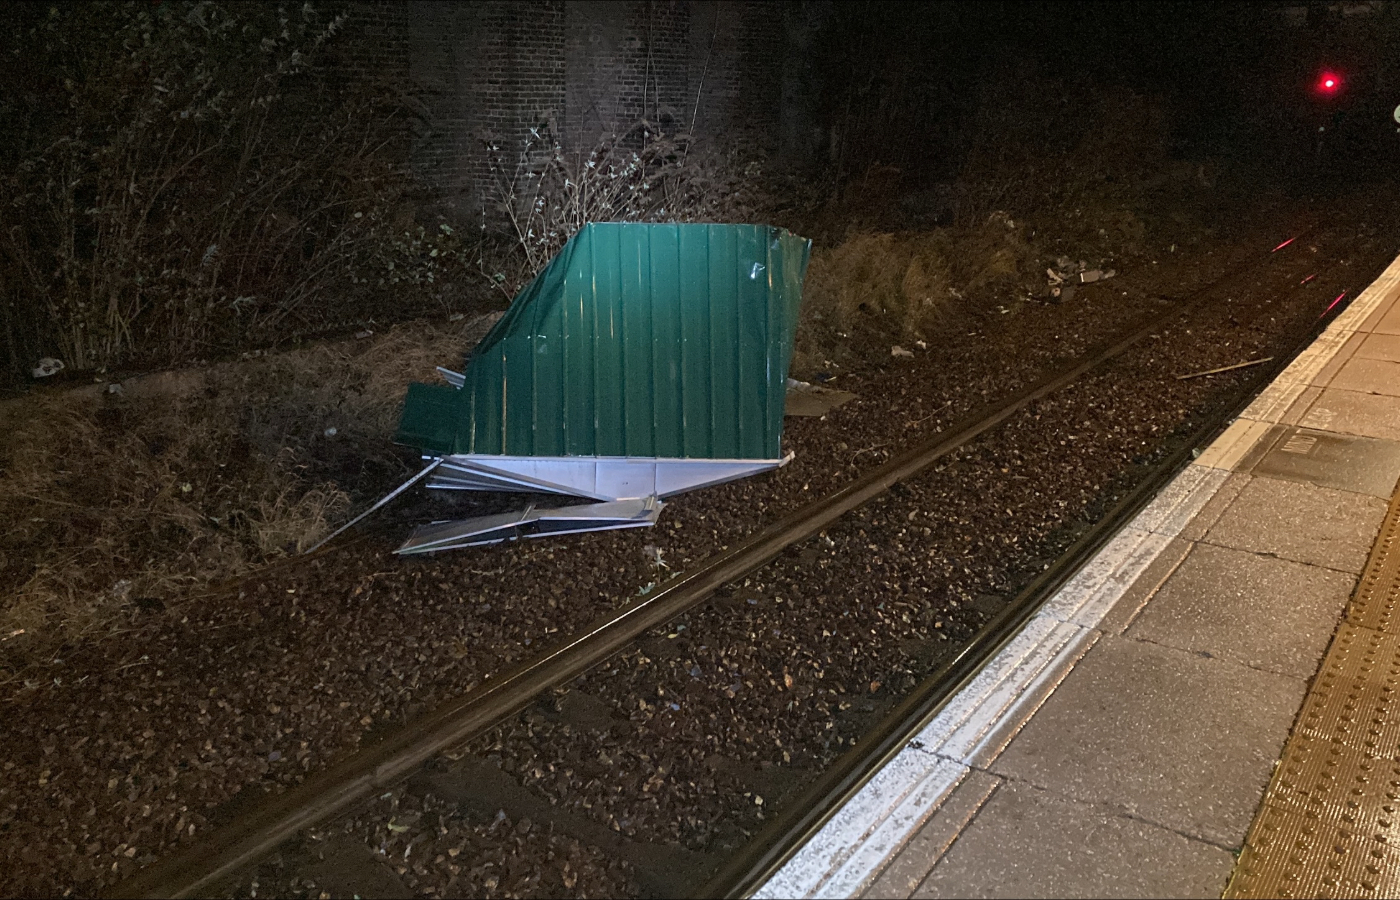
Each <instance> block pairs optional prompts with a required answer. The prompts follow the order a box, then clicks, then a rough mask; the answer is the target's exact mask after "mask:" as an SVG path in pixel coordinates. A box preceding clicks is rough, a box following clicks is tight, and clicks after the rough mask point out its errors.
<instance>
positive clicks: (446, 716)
mask: <svg viewBox="0 0 1400 900" xmlns="http://www.w3.org/2000/svg"><path fill="white" fill-rule="evenodd" d="M1312 230H1314V229H1312V228H1310V229H1308V231H1307V232H1305V233H1304V234H1307V233H1310V232H1311V231H1312ZM1275 258H1277V256H1276V255H1275V254H1274V253H1271V254H1269V255H1267V256H1266V257H1264V259H1262V260H1261V261H1260V262H1258V263H1255V264H1253V265H1250V266H1247V267H1246V268H1244V269H1240V270H1236V271H1233V272H1228V273H1226V274H1224V275H1222V276H1221V277H1220V278H1217V279H1216V280H1215V281H1213V282H1211V283H1210V284H1208V285H1206V286H1205V287H1203V288H1201V289H1199V290H1198V291H1197V292H1195V294H1194V295H1192V296H1191V297H1189V298H1188V299H1187V300H1185V301H1183V302H1181V303H1180V304H1179V305H1176V306H1173V307H1172V308H1171V309H1168V310H1165V311H1163V312H1162V313H1160V314H1158V315H1155V316H1152V317H1151V318H1150V319H1149V320H1148V321H1147V322H1146V323H1144V324H1142V325H1139V326H1137V327H1135V328H1133V329H1131V330H1130V331H1128V332H1127V333H1126V334H1125V335H1123V336H1120V337H1118V338H1117V339H1115V340H1111V341H1109V342H1105V343H1103V344H1100V345H1099V346H1098V348H1097V349H1095V350H1093V351H1091V352H1090V353H1089V354H1087V355H1086V356H1085V357H1084V358H1083V359H1082V361H1080V362H1078V363H1076V364H1075V365H1072V366H1070V367H1068V368H1066V369H1064V370H1061V371H1060V372H1058V373H1054V374H1051V375H1048V376H1046V377H1044V378H1042V379H1041V380H1039V381H1037V382H1035V383H1034V384H1032V385H1031V386H1029V387H1027V388H1024V389H1022V390H1021V391H1019V392H1017V393H1015V394H1013V395H1011V396H1010V397H1009V398H1007V399H1005V400H1003V401H1001V402H999V403H993V404H988V405H986V406H984V407H983V408H982V409H981V410H979V411H978V412H976V413H973V414H972V415H970V416H969V417H968V418H967V419H966V420H965V421H966V422H967V423H968V424H964V425H962V426H960V427H958V428H957V429H956V430H954V431H952V432H951V433H949V434H946V435H942V436H938V437H935V438H932V439H930V440H927V441H924V442H922V443H920V444H917V445H915V446H914V447H912V448H910V449H909V450H906V451H905V452H903V453H901V454H899V455H898V456H896V457H894V458H893V459H891V460H890V461H888V462H886V463H884V464H882V465H880V466H878V467H877V468H875V469H873V470H871V471H870V472H867V473H866V474H864V475H862V476H861V477H859V478H857V479H856V480H855V481H853V482H851V483H850V484H848V485H846V486H845V487H843V488H841V489H839V490H837V491H835V492H833V493H832V494H829V495H827V496H826V497H824V498H821V499H818V500H815V501H813V502H811V503H809V504H807V505H806V506H804V507H802V508H801V509H799V510H797V511H796V512H794V513H792V514H790V515H788V516H786V517H785V518H783V519H781V520H780V521H778V522H776V523H773V524H771V525H769V526H767V527H765V528H763V529H762V530H760V531H759V532H758V533H757V534H756V535H754V536H753V537H751V538H749V539H747V540H745V541H744V542H743V543H741V544H739V545H738V546H736V547H733V548H731V549H728V550H725V551H722V552H720V553H719V554H717V555H716V556H715V557H713V558H711V559H710V560H708V561H706V562H704V563H703V564H702V565H700V566H699V567H698V568H697V569H694V570H692V571H690V572H686V573H681V574H680V575H677V576H676V577H675V578H673V579H671V581H670V582H668V583H667V584H666V585H664V586H663V587H661V588H660V589H658V590H657V591H655V592H653V593H652V594H650V595H648V596H647V597H644V598H641V599H637V600H634V601H632V602H630V603H628V604H627V605H625V606H623V607H621V608H619V609H617V610H615V611H613V612H611V613H608V614H605V615H603V616H601V617H599V618H598V619H596V620H595V621H594V622H592V623H591V624H590V625H588V626H587V627H586V628H584V629H583V630H582V631H580V632H578V633H576V634H575V635H572V636H571V637H569V638H566V639H564V640H563V641H562V642H561V643H559V644H557V645H556V646H554V647H552V648H551V649H549V650H546V651H545V652H543V653H541V654H540V655H539V656H536V657H534V658H532V659H530V660H527V661H525V662H523V663H521V664H519V665H517V666H515V667H513V668H511V669H509V670H507V671H506V672H505V673H503V674H501V675H499V676H497V677H495V678H491V679H490V681H489V682H488V683H486V684H485V685H483V686H482V687H480V688H478V689H476V690H473V691H471V692H469V693H468V694H466V695H464V696H463V697H461V698H459V699H457V700H455V701H452V702H449V703H447V704H445V705H443V706H441V707H439V708H437V709H436V710H434V711H432V712H430V713H426V714H424V715H423V716H421V717H419V718H418V719H417V720H416V721H413V722H409V723H407V724H406V725H405V726H403V727H402V728H400V729H399V730H397V731H395V732H393V733H392V734H389V735H386V736H385V737H384V738H383V739H382V740H380V741H378V742H377V743H375V744H372V745H370V746H368V747H365V748H364V749H362V750H359V751H357V752H355V753H354V754H352V755H351V756H350V757H348V758H346V759H344V760H342V761H341V762H339V763H336V764H333V765H331V766H329V767H328V768H326V769H324V770H322V771H321V772H319V773H317V774H315V775H312V776H310V777H308V778H307V780H306V781H304V782H302V783H301V784H300V785H298V786H296V787H294V788H291V789H289V790H287V791H286V792H285V793H282V794H280V795H277V796H275V797H272V798H269V799H268V800H267V801H266V802H264V803H263V804H262V805H261V806H259V807H257V808H255V809H254V810H253V811H252V812H251V813H249V814H248V815H246V816H245V817H244V818H242V819H240V820H238V821H236V822H233V823H231V824H229V825H227V826H224V827H222V828H218V829H215V830H214V831H211V832H210V833H208V834H207V835H205V836H204V837H203V838H201V839H200V840H198V841H197V842H196V843H194V844H192V845H190V846H189V847H186V848H184V849H182V850H179V851H177V852H176V853H174V854H172V855H170V856H167V857H165V858H164V859H162V860H159V861H157V862H156V863H155V864H153V865H152V866H150V867H148V868H146V869H144V870H142V871H140V872H138V873H136V874H134V875H133V876H131V877H130V878H128V879H127V880H125V881H123V882H120V883H119V884H117V885H115V886H114V887H113V888H112V889H111V891H110V892H109V895H110V896H115V897H187V896H198V895H201V894H202V893H207V892H208V890H209V889H210V888H211V887H212V886H213V885H215V884H216V883H218V882H219V881H220V880H221V879H224V878H226V877H228V876H230V875H232V874H234V873H236V872H237V871H238V870H239V869H240V868H241V867H243V866H246V865H248V864H250V863H252V862H255V861H256V860H257V859H259V858H261V857H262V856H263V855H265V854H267V853H268V852H270V851H271V850H273V849H275V848H276V847H277V846H278V845H279V844H281V843H282V842H284V841H286V840H288V839H290V838H292V837H293V836H295V835H296V834H297V833H298V832H300V831H302V830H303V829H306V828H311V827H314V826H315V825H317V824H319V823H321V822H323V821H325V820H326V819H328V818H330V817H332V816H334V815H336V814H337V813H342V812H345V811H347V810H348V809H349V808H351V807H352V806H353V805H354V804H356V803H358V802H360V801H362V800H364V799H366V798H367V797H369V796H371V795H373V794H375V793H377V792H381V791H383V790H384V789H385V788H386V787H389V786H392V785H393V784H396V783H397V782H399V781H401V780H403V779H405V778H407V777H408V776H409V775H411V774H412V773H413V772H414V771H416V770H417V769H418V768H419V767H420V766H422V765H423V764H424V763H426V762H427V761H428V760H430V759H431V758H432V757H434V756H436V755H437V754H438V753H440V752H442V751H443V750H446V749H449V748H451V747H454V746H459V745H461V744H463V743H465V742H467V741H469V740H471V739H473V738H475V737H478V736H480V735H481V734H483V733H484V732H486V731H487V730H488V729H490V728H491V727H493V726H495V725H497V724H499V723H500V722H501V721H502V720H504V719H506V718H507V717H509V716H511V715H514V714H516V713H518V712H520V711H521V710H523V709H524V708H525V707H526V706H528V705H529V704H530V703H531V702H532V701H533V700H534V698H535V697H537V696H538V695H540V694H541V693H543V692H545V691H548V690H550V689H552V688H554V687H557V686H559V685H562V684H565V683H567V682H568V681H570V680H572V679H573V678H575V677H576V676H578V675H580V674H582V673H583V672H585V671H587V670H588V669H590V668H592V667H594V666H595V665H597V664H599V663H601V662H603V661H605V660H607V659H609V658H610V657H612V656H614V655H615V654H616V653H618V652H619V651H621V650H623V649H624V648H626V647H627V646H628V645H630V644H631V643H632V642H633V641H634V640H635V639H636V638H637V637H639V636H640V635H642V634H643V633H645V632H646V631H647V630H649V629H651V628H654V627H656V626H659V625H662V624H665V623H666V622H669V621H671V620H672V619H674V618H676V617H677V616H679V615H680V614H682V613H684V612H685V611H686V610H688V609H690V608H691V607H693V606H695V605H696V604H697V603H699V602H701V601H703V600H705V599H707V598H708V597H709V596H710V595H711V594H713V593H714V591H715V590H716V589H718V588H720V587H721V586H723V585H725V584H727V583H729V582H731V581H734V580H736V579H738V578H742V577H743V576H745V575H747V574H749V573H751V572H753V571H754V570H756V569H758V568H760V567H762V566H763V565H765V564H766V563H768V562H769V561H771V560H772V559H773V558H774V557H776V556H777V555H778V554H779V553H781V552H782V551H783V550H784V549H786V548H787V547H789V546H791V545H793V544H795V543H798V542H800V541H803V540H805V539H807V538H809V537H812V536H814V535H816V534H818V533H819V532H821V531H822V530H823V529H825V528H827V527H829V526H830V525H831V524H832V523H834V522H835V521H836V520H838V519H839V518H840V517H841V516H843V515H845V514H846V513H848V512H850V511H851V510H853V509H855V508H857V507H859V506H862V505H863V504H865V503H867V502H869V501H870V500H872V499H874V498H875V497H877V496H879V495H880V494H882V493H884V492H885V491H886V490H888V489H889V488H890V487H891V486H892V485H894V484H897V483H899V482H901V481H904V480H906V479H908V478H910V477H912V476H914V475H917V474H918V473H919V472H921V471H922V470H924V469H925V468H927V467H928V466H929V465H931V464H933V463H934V462H936V461H937V460H939V459H941V458H942V457H944V456H946V455H947V454H948V453H950V452H952V451H954V450H956V449H958V448H960V447H962V446H964V445H966V444H968V443H969V442H971V441H973V440H974V439H976V438H977V437H979V436H981V435H982V434H984V433H986V432H987V431H990V430H991V429H993V428H995V427H997V426H998V425H1000V424H1001V423H1003V422H1005V421H1006V420H1007V419H1008V418H1010V417H1011V416H1012V415H1014V414H1016V413H1017V412H1019V411H1021V410H1022V409H1024V408H1026V407H1027V406H1029V405H1030V404H1031V403H1034V402H1035V401H1036V400H1039V399H1041V398H1043V397H1045V396H1047V395H1048V394H1051V393H1053V392H1054V391H1057V390H1059V389H1061V388H1063V387H1065V386H1066V385H1069V384H1071V383H1072V382H1074V381H1075V380H1077V379H1078V378H1079V377H1080V376H1082V375H1084V374H1085V373H1087V372H1089V371H1090V370H1092V369H1094V368H1096V367H1097V366H1099V365H1101V364H1102V363H1104V362H1106V361H1108V360H1111V359H1113V358H1114V357H1116V356H1118V355H1120V354H1121V353H1123V352H1124V351H1125V350H1127V349H1128V348H1130V347H1132V346H1133V345H1134V344H1136V343H1137V342H1138V341H1140V340H1142V339H1143V338H1145V337H1147V336H1148V335H1150V334H1152V333H1154V332H1155V331H1157V330H1159V329H1160V328H1161V327H1162V326H1163V325H1164V324H1165V323H1166V322H1168V321H1169V320H1171V319H1173V318H1175V317H1178V316H1181V315H1184V314H1186V313H1188V312H1190V311H1191V310H1193V309H1195V308H1196V307H1197V306H1199V305H1201V304H1202V303H1204V302H1205V301H1206V300H1208V299H1210V298H1211V296H1212V295H1213V292H1214V291H1216V290H1217V289H1219V288H1220V287H1221V285H1223V284H1226V283H1228V282H1231V281H1233V280H1235V279H1239V278H1242V277H1245V276H1246V275H1248V274H1250V273H1252V272H1253V271H1255V270H1256V269H1258V268H1259V267H1261V266H1262V265H1264V264H1266V263H1268V262H1270V261H1271V260H1273V259H1275ZM327 549H331V548H329V547H328V548H327ZM959 658H965V654H964V655H961V656H960V657H959ZM488 678H490V676H488ZM784 852H786V853H790V852H791V850H790V849H788V850H786V851H784ZM770 862H771V861H770ZM763 866H766V867H767V868H769V869H771V868H773V866H772V865H770V864H769V862H765V863H763ZM730 868H732V866H727V867H726V869H725V871H729V869H730ZM755 871H756V870H755ZM736 883H737V882H736Z"/></svg>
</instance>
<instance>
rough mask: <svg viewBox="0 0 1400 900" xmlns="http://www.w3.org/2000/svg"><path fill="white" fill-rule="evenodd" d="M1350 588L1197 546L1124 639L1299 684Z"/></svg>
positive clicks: (1318, 575) (1349, 581)
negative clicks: (1234, 664)
mask: <svg viewBox="0 0 1400 900" xmlns="http://www.w3.org/2000/svg"><path fill="white" fill-rule="evenodd" d="M1354 582H1355V579H1354V578H1352V577H1351V576H1349V575H1347V574H1345V573H1342V572H1336V571H1333V570H1331V569H1321V568H1318V567H1316V566H1305V565H1303V564H1301V563H1295V562H1290V561H1288V560H1284V559H1274V558H1271V557H1267V556H1259V555H1257V554H1254V553H1249V552H1246V551H1243V550H1228V549H1225V548H1223V547H1214V546H1211V545H1209V544H1198V545H1196V547H1195V548H1194V549H1193V550H1192V551H1191V553H1190V554H1189V555H1188V556H1187V557H1186V559H1185V561H1184V562H1182V564H1181V565H1180V566H1179V567H1178V568H1177V569H1176V571H1175V572H1174V573H1173V574H1172V576H1171V577H1170V578H1169V579H1167V581H1166V583H1165V584H1163V585H1162V587H1161V589H1160V590H1158V591H1157V593H1156V595H1155V596H1154V597H1153V598H1152V601H1151V602H1150V603H1148V604H1147V606H1146V607H1145V608H1144V609H1143V611H1142V613H1141V614H1140V615H1139V616H1138V617H1137V618H1136V619H1135V620H1134V622H1133V624H1132V627H1131V628H1129V629H1128V630H1127V632H1126V634H1127V636H1128V637H1130V638H1134V639H1137V640H1144V641H1152V642H1154V643H1157V644H1162V645H1163V646H1167V647H1176V648H1177V649H1180V650H1189V651H1193V652H1196V653H1203V654H1209V655H1210V656H1213V657H1219V658H1221V659H1227V660H1231V661H1233V662H1237V663H1240V664H1241V665H1246V666H1250V667H1252V668H1256V669H1264V670H1266V671H1270V672H1277V673H1279V674H1281V675H1291V676H1293V677H1295V678H1303V679H1306V678H1310V677H1312V675H1313V673H1315V672H1316V671H1317V666H1318V663H1319V662H1320V661H1321V660H1322V654H1323V653H1324V652H1325V651H1326V650H1327V642H1328V641H1329V640H1331V638H1332V632H1333V630H1334V629H1335V628H1336V625H1337V619H1338V618H1340V616H1341V614H1342V610H1343V609H1344V608H1345V606H1346V602H1347V597H1348V596H1350V594H1351V588H1352V585H1353V583H1354Z"/></svg>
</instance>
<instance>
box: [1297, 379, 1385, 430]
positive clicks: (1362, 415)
mask: <svg viewBox="0 0 1400 900" xmlns="http://www.w3.org/2000/svg"><path fill="white" fill-rule="evenodd" d="M1298 424H1300V425H1302V426H1304V427H1306V428H1318V429H1322V430H1324V431H1334V432H1337V433H1339V434H1358V435H1361V436H1363V437H1373V438H1382V439H1384V440H1387V441H1400V404H1397V403H1396V402H1395V398H1394V397H1388V396H1385V395H1383V394H1364V393H1361V392H1360V391H1341V390H1331V389H1328V390H1325V391H1323V392H1322V393H1321V394H1319V395H1318V398H1317V399H1316V400H1315V401H1313V405H1312V406H1311V407H1309V408H1308V412H1307V414H1306V415H1305V416H1303V418H1302V419H1301V420H1300V421H1299V423H1298Z"/></svg>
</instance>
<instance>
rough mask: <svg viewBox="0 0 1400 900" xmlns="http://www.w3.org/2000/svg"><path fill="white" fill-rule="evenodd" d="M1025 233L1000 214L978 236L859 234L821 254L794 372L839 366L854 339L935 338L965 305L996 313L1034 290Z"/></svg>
mask: <svg viewBox="0 0 1400 900" xmlns="http://www.w3.org/2000/svg"><path fill="white" fill-rule="evenodd" d="M1023 230H1024V229H1023V228H1022V226H1020V225H1018V224H1017V223H1015V222H1013V221H1011V220H1010V219H1009V218H1007V217H1006V216H1005V215H1004V214H1000V213H994V214H993V215H991V216H990V217H988V218H987V220H986V221H984V222H983V223H981V224H980V225H978V226H976V227H972V228H939V229H934V230H932V231H920V232H902V233H865V234H854V235H851V236H850V237H848V238H847V239H846V240H845V241H844V242H842V243H841V244H839V245H837V246H835V247H832V248H830V249H820V248H819V249H817V250H816V251H814V252H813V254H812V261H811V263H810V265H809V267H808V270H807V281H806V284H805V285H804V288H803V304H802V320H801V323H800V326H799V328H798V335H797V345H796V351H795V354H794V359H793V366H792V368H793V371H794V373H797V374H798V376H799V377H802V376H803V375H806V374H810V373H811V372H812V371H814V370H816V369H820V368H821V367H822V365H823V364H824V361H825V360H827V359H839V358H840V357H841V356H842V351H841V348H842V347H843V345H845V344H847V343H848V342H849V339H850V337H851V336H852V335H857V334H859V335H863V336H864V335H868V336H870V337H872V338H874V339H875V340H889V341H906V342H907V341H913V340H919V339H921V338H925V337H929V336H930V335H931V332H932V331H933V330H934V329H935V328H937V326H938V323H939V322H940V321H943V320H946V319H947V317H948V315H949V313H950V311H951V310H952V309H953V308H954V307H955V306H957V305H960V304H964V301H965V302H966V303H970V304H981V305H994V304H995V302H996V301H998V300H1000V299H1003V298H1004V295H1007V294H1009V293H1015V292H1016V291H1017V290H1020V289H1022V285H1023V284H1025V283H1028V282H1034V273H1035V271H1036V267H1035V252H1034V250H1033V249H1032V248H1031V247H1030V246H1029V245H1028V244H1027V242H1026V240H1025V236H1024V234H1023Z"/></svg>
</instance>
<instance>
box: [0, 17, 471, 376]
mask: <svg viewBox="0 0 1400 900" xmlns="http://www.w3.org/2000/svg"><path fill="white" fill-rule="evenodd" d="M10 12H11V16H10V17H9V22H8V24H7V27H6V28H5V29H4V31H3V32H0V65H3V67H4V69H5V71H4V72H3V80H4V83H6V84H7V85H11V86H14V87H16V88H18V90H14V91H11V92H7V93H6V94H5V95H4V97H3V98H0V115H2V116H3V117H4V119H5V121H6V125H7V127H6V129H5V130H4V137H3V138H0V162H3V174H0V287H3V297H0V316H3V318H0V333H2V334H3V340H4V342H5V347H6V349H7V350H8V355H9V356H10V358H11V364H12V367H13V368H15V369H21V370H27V367H28V365H31V364H32V362H33V360H34V359H36V358H37V357H38V356H41V355H56V356H58V357H60V358H61V359H62V360H64V361H65V363H66V365H67V366H68V368H70V369H104V368H110V367H113V366H116V365H119V364H123V363H127V362H130V361H141V362H145V363H152V362H154V363H169V362H172V361H183V360H188V359H191V358H195V357H208V356H211V355H215V354H218V353H221V352H227V351H229V350H233V349H239V348H242V347H245V346H248V345H252V344H266V343H268V342H270V341H271V340H273V339H274V338H276V337H277V336H279V335H285V334H287V333H289V332H292V333H307V332H314V331H316V330H318V329H320V328H325V327H328V326H331V325H334V324H336V323H338V322H340V321H342V320H344V319H349V318H353V317H354V316H355V315H356V314H357V313H361V314H363V311H364V310H367V309H369V308H370V306H369V302H370V301H371V300H372V299H373V295H374V293H375V291H376V290H378V289H381V286H383V285H385V284H387V283H389V282H391V281H393V280H400V279H401V278H402V275H403V272H404V270H405V269H406V268H408V269H413V270H414V274H413V276H412V278H411V279H410V280H415V281H418V282H431V281H433V280H434V279H435V278H436V277H437V276H438V274H439V270H440V269H441V267H442V266H443V264H444V263H445V262H446V261H447V260H448V258H449V257H450V255H451V254H450V252H444V251H451V250H453V249H454V248H453V247H450V246H439V244H442V243H443V241H444V240H446V239H448V235H447V234H446V233H444V232H435V231H424V230H420V229H418V228H417V226H416V225H415V224H414V221H413V216H412V208H411V206H409V205H408V204H409V201H411V200H412V198H413V184H412V181H411V179H410V178H409V177H408V176H407V174H406V173H405V163H406V159H405V158H404V149H403V148H404V143H405V140H406V134H407V130H406V129H407V125H408V122H409V120H410V119H411V118H412V117H413V116H414V114H415V113H414V110H415V105H414V103H413V100H412V97H411V96H410V94H409V93H408V92H407V89H406V88H407V86H406V85H401V84H394V83H392V82H389V81H385V80H378V81H374V80H366V79H363V78H356V79H341V78H337V77H335V75H334V72H332V71H327V70H326V69H325V68H324V67H318V66H317V65H316V62H317V60H318V59H319V58H320V57H321V56H322V55H323V54H324V53H325V52H326V50H327V48H328V46H329V45H331V44H333V42H334V41H335V40H336V38H337V36H338V34H339V32H340V31H341V29H342V27H343V25H344V22H345V17H344V15H343V14H336V15H332V14H329V13H323V12H318V10H317V8H316V7H314V6H312V5H311V4H301V5H285V6H281V5H272V4H232V3H222V2H192V3H161V4H136V3H104V2H97V3H84V4H57V5H52V6H50V5H49V4H20V5H17V6H15V7H12V8H11V10H10Z"/></svg>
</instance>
